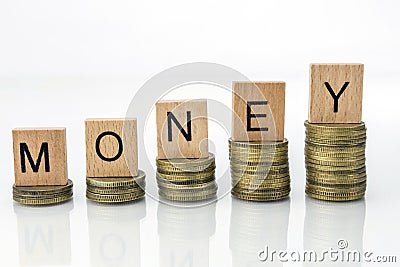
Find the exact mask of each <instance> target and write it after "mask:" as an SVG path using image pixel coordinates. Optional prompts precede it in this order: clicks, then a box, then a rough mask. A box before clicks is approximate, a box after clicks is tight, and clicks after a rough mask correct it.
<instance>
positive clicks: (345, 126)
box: [304, 121, 366, 132]
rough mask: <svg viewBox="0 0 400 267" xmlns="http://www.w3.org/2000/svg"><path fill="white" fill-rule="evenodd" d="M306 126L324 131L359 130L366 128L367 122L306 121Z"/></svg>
mask: <svg viewBox="0 0 400 267" xmlns="http://www.w3.org/2000/svg"><path fill="white" fill-rule="evenodd" d="M304 126H306V128H309V129H315V130H322V131H339V132H343V131H359V130H364V129H365V128H366V127H365V124H364V122H361V123H309V122H308V121H305V122H304Z"/></svg>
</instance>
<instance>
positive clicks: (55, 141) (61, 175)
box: [13, 128, 68, 186]
mask: <svg viewBox="0 0 400 267" xmlns="http://www.w3.org/2000/svg"><path fill="white" fill-rule="evenodd" d="M13 151H14V173H15V185H16V186H40V185H65V184H67V180H68V173H67V148H66V130H65V128H46V129H42V128H40V129H37V128H35V129H14V130H13Z"/></svg>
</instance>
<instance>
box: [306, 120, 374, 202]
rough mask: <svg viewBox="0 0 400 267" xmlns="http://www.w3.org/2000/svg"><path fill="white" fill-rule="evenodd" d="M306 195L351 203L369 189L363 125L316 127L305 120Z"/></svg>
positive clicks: (323, 125)
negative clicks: (367, 186)
mask: <svg viewBox="0 0 400 267" xmlns="http://www.w3.org/2000/svg"><path fill="white" fill-rule="evenodd" d="M304 125H305V127H306V146H305V156H306V169H307V185H306V193H307V194H308V195H309V196H311V197H313V198H317V199H322V200H331V201H348V200H355V199H359V198H362V197H363V196H364V194H365V190H366V180H367V175H366V167H365V147H366V138H367V137H366V128H365V124H364V123H354V124H314V123H309V122H308V121H306V122H305V123H304Z"/></svg>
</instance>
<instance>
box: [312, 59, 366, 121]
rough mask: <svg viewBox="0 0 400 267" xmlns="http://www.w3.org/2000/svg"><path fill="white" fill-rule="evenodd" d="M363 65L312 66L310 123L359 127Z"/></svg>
mask: <svg viewBox="0 0 400 267" xmlns="http://www.w3.org/2000/svg"><path fill="white" fill-rule="evenodd" d="M363 76H364V65H363V64H311V66H310V108H309V118H308V121H309V122H310V123H360V122H361V120H362V118H361V115H362V96H363Z"/></svg>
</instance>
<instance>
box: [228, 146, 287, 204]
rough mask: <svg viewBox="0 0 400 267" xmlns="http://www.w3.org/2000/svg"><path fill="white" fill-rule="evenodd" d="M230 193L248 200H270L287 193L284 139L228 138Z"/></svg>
mask: <svg viewBox="0 0 400 267" xmlns="http://www.w3.org/2000/svg"><path fill="white" fill-rule="evenodd" d="M229 158H230V164H231V176H232V187H233V188H232V191H231V193H232V195H233V196H235V197H237V198H240V199H245V200H250V201H272V200H279V199H282V198H285V197H287V196H288V195H289V193H290V175H289V159H288V141H287V140H286V139H285V140H283V141H277V142H266V141H263V142H253V141H252V142H239V141H233V140H232V139H230V140H229Z"/></svg>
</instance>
